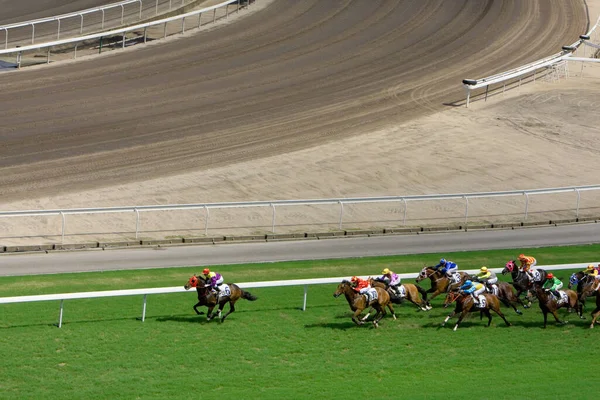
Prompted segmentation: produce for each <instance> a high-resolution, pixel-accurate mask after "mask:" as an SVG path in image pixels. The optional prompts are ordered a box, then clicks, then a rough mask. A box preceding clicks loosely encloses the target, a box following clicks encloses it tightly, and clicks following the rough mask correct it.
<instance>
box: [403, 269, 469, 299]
mask: <svg viewBox="0 0 600 400" xmlns="http://www.w3.org/2000/svg"><path fill="white" fill-rule="evenodd" d="M458 274H459V275H460V281H459V282H456V283H452V282H450V279H448V277H447V276H446V274H444V273H443V272H442V271H441V270H436V269H435V268H433V267H423V269H422V270H421V272H419V276H417V279H415V281H416V282H417V283H419V282H421V281H422V280H425V279H427V278H429V279H430V280H431V288H430V289H429V290H428V291H427V292H426V293H433V294H432V295H431V297H430V298H429V300H432V299H433V298H434V297H436V296H437V295H439V294H440V293H445V292H448V291H449V290H450V289H451V288H456V287H458V286H460V285H462V284H463V283H465V281H466V280H467V279H469V274H467V273H466V272H462V271H461V272H459V273H458Z"/></svg>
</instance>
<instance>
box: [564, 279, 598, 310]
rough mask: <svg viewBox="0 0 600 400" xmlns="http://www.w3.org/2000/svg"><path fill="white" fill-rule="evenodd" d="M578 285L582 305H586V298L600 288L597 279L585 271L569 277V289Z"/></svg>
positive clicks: (578, 294)
mask: <svg viewBox="0 0 600 400" xmlns="http://www.w3.org/2000/svg"><path fill="white" fill-rule="evenodd" d="M574 285H577V297H578V299H579V303H581V306H582V307H585V299H586V298H587V297H589V296H592V295H593V294H594V292H595V291H597V290H598V287H597V286H598V285H597V284H596V279H595V278H594V277H593V276H591V275H588V274H585V273H584V272H583V271H579V272H576V273H574V274H572V275H571V277H570V278H569V289H571V288H572V287H573V286H574Z"/></svg>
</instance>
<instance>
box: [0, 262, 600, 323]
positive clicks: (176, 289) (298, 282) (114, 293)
mask: <svg viewBox="0 0 600 400" xmlns="http://www.w3.org/2000/svg"><path fill="white" fill-rule="evenodd" d="M589 264H590V263H584V264H562V265H550V266H538V268H542V269H546V270H549V271H556V270H564V269H585V267H587V266H588V265H589ZM591 264H594V265H597V264H598V262H594V263H591ZM490 270H491V271H493V272H495V273H500V272H501V271H502V268H490ZM464 272H467V273H468V274H476V273H478V272H479V270H477V269H472V270H465V271H464ZM398 275H399V276H400V278H402V279H415V278H416V277H417V276H418V273H407V274H398ZM361 277H362V278H363V279H367V278H369V277H368V276H361ZM344 279H348V277H339V278H317V279H294V280H286V281H264V282H246V283H238V284H237V285H238V286H239V287H240V288H242V289H251V288H264V287H284V286H304V300H303V303H302V311H305V310H306V301H307V297H308V286H309V285H324V284H334V283H340V282H341V281H342V280H344ZM183 292H191V293H193V297H194V298H195V297H196V291H195V290H193V289H190V290H187V291H186V290H185V289H184V288H183V286H173V287H163V288H149V289H127V290H106V291H101V292H79V293H60V294H42V295H37V296H16V297H0V304H11V303H32V302H37V301H53V300H54V301H56V300H60V311H59V314H58V324H57V325H58V327H59V328H60V327H62V322H63V315H64V301H65V300H76V299H93V298H99V297H120V296H144V297H143V304H142V318H141V320H142V322H143V321H145V320H146V305H147V297H148V295H149V294H169V293H183Z"/></svg>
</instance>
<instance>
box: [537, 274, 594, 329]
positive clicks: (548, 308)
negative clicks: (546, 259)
mask: <svg viewBox="0 0 600 400" xmlns="http://www.w3.org/2000/svg"><path fill="white" fill-rule="evenodd" d="M532 290H533V294H534V295H535V297H537V299H538V301H539V303H540V309H541V310H542V313H543V314H544V328H545V327H546V323H547V320H548V313H551V314H552V315H554V319H555V320H556V322H558V323H559V324H563V325H564V324H566V323H567V322H568V321H561V320H560V319H559V318H558V315H557V314H556V310H558V309H559V308H562V307H568V308H572V309H574V310H575V311H577V315H579V318H580V319H585V317H584V316H583V314H582V307H581V304H580V303H579V301H578V299H577V293H575V292H574V291H573V290H570V289H567V290H564V292H565V293H566V294H567V297H568V299H567V302H566V303H561V304H558V302H557V300H556V299H555V298H554V296H551V295H550V294H549V293H548V292H546V290H544V289H543V288H542V285H540V284H538V283H536V284H535V285H533V289H532Z"/></svg>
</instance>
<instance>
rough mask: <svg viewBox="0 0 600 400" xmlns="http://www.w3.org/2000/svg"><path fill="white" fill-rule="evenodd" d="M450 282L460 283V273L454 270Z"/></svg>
mask: <svg viewBox="0 0 600 400" xmlns="http://www.w3.org/2000/svg"><path fill="white" fill-rule="evenodd" d="M450 282H451V283H460V274H459V273H458V272H454V273H453V274H452V275H450Z"/></svg>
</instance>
